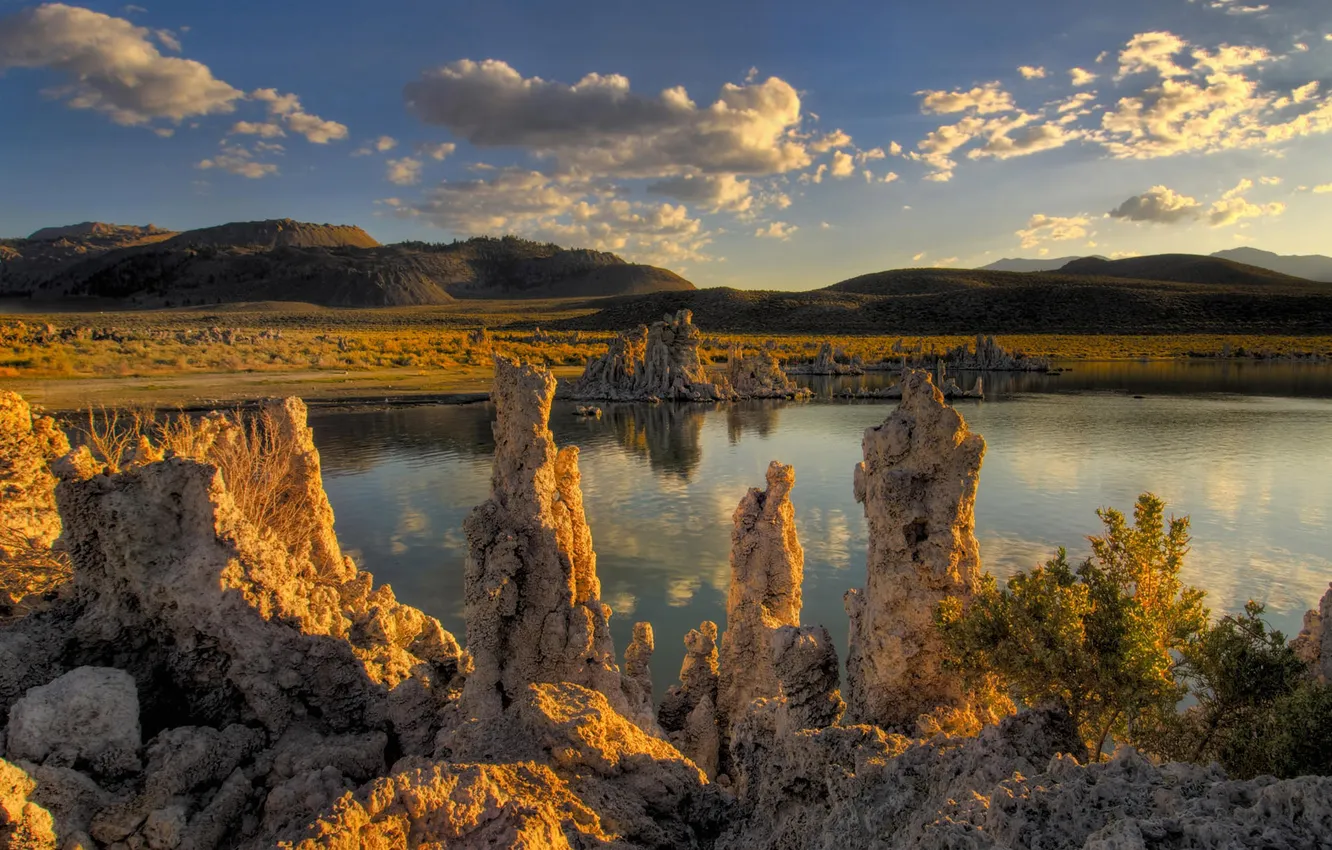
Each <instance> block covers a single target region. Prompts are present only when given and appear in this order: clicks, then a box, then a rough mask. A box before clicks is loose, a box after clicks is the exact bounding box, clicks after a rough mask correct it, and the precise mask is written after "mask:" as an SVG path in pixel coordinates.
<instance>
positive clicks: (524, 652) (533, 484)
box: [463, 358, 629, 717]
mask: <svg viewBox="0 0 1332 850" xmlns="http://www.w3.org/2000/svg"><path fill="white" fill-rule="evenodd" d="M554 395H555V378H554V377H553V376H552V375H551V374H550V372H548V371H545V370H542V369H537V368H534V367H530V366H522V365H519V364H518V363H516V362H514V361H510V360H506V359H504V358H496V360H495V383H494V388H493V390H492V392H491V399H492V401H493V402H494V404H495V410H496V421H495V425H494V433H495V459H494V466H493V471H492V474H491V495H490V498H489V499H488V500H487V501H486V502H484V503H483V504H481V505H479V506H478V507H477V508H476V509H475V510H473V511H472V513H471V514H470V515H469V516H468V518H467V520H466V521H465V523H464V524H463V528H464V530H465V531H466V534H467V541H468V545H469V547H470V548H469V552H468V557H467V563H466V567H465V577H464V603H465V614H464V616H465V617H466V621H467V645H468V650H469V651H470V652H471V654H472V656H473V658H474V659H475V670H474V672H473V673H472V674H471V675H470V676H469V677H468V679H467V684H466V687H465V689H464V692H463V698H464V708H465V710H466V712H467V714H469V715H470V716H473V717H486V716H489V717H496V716H499V715H500V714H501V713H502V712H503V711H504V709H505V708H507V707H508V705H509V704H510V703H512V702H513V701H514V700H515V699H517V698H518V696H519V695H520V694H522V693H525V692H526V689H527V686H528V685H530V684H532V683H534V682H572V683H574V684H579V685H582V686H584V687H587V688H591V689H592V690H595V691H598V692H600V693H601V694H603V695H604V696H605V697H606V698H607V699H608V700H610V702H611V705H612V706H614V707H615V708H616V710H617V711H620V712H622V713H628V711H629V703H628V700H627V698H626V696H625V693H624V688H623V684H622V682H621V675H620V671H619V668H618V666H617V665H616V658H615V648H614V646H613V644H612V642H611V637H610V625H609V619H610V608H609V607H608V606H606V605H605V604H603V603H602V601H601V584H600V582H599V581H598V580H597V573H596V553H595V552H593V551H592V535H591V532H590V531H589V530H588V527H587V519H586V517H585V516H584V513H583V499H582V492H581V490H580V488H579V481H580V476H579V472H578V449H576V448H572V447H570V448H565V449H562V450H558V451H557V449H556V447H555V440H554V438H553V437H552V436H551V433H550V429H549V428H548V427H547V424H548V422H549V419H550V405H551V401H552V399H553V398H554Z"/></svg>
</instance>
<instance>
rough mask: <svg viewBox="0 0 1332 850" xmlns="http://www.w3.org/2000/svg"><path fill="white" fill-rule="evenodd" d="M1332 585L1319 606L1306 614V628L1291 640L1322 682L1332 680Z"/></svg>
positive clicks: (1303, 659)
mask: <svg viewBox="0 0 1332 850" xmlns="http://www.w3.org/2000/svg"><path fill="white" fill-rule="evenodd" d="M1329 623H1332V586H1330V587H1329V588H1328V590H1327V593H1324V594H1323V598H1322V599H1321V600H1320V601H1319V604H1318V607H1317V608H1311V609H1309V610H1308V611H1307V612H1305V614H1304V628H1302V629H1301V630H1300V633H1299V634H1298V635H1296V637H1295V639H1294V640H1292V641H1291V642H1290V645H1291V647H1292V648H1293V649H1294V650H1295V653H1296V654H1297V655H1299V657H1300V659H1301V660H1302V661H1304V663H1305V664H1307V665H1309V672H1310V674H1311V675H1313V676H1314V677H1315V678H1316V679H1318V680H1319V681H1322V682H1332V628H1329V626H1328V624H1329Z"/></svg>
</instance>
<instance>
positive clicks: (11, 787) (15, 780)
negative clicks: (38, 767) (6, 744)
mask: <svg viewBox="0 0 1332 850" xmlns="http://www.w3.org/2000/svg"><path fill="white" fill-rule="evenodd" d="M36 787H37V783H35V782H33V780H32V777H30V776H28V774H27V773H25V772H24V771H23V769H22V768H20V767H18V766H17V765H14V764H10V763H9V762H7V761H5V760H4V759H0V847H5V848H10V849H11V850H56V847H57V846H58V845H57V844H56V833H55V821H54V819H53V818H52V817H51V813H50V812H48V811H47V810H46V809H44V808H42V807H41V806H39V805H38V804H37V803H35V802H33V801H32V800H31V799H30V796H31V794H32V793H33V791H34V790H35V789H36Z"/></svg>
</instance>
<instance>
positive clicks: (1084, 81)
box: [1068, 68, 1098, 88]
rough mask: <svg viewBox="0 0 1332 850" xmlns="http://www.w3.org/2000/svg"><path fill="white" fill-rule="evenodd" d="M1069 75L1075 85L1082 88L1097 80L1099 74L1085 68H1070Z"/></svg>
mask: <svg viewBox="0 0 1332 850" xmlns="http://www.w3.org/2000/svg"><path fill="white" fill-rule="evenodd" d="M1068 76H1069V77H1070V78H1071V79H1072V81H1073V85H1074V87H1076V88H1081V87H1082V86H1087V85H1091V84H1092V83H1094V82H1096V78H1097V76H1098V75H1097V74H1094V73H1092V72H1091V71H1088V70H1085V69H1083V68H1069V69H1068Z"/></svg>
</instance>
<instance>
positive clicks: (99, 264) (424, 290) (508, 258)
mask: <svg viewBox="0 0 1332 850" xmlns="http://www.w3.org/2000/svg"><path fill="white" fill-rule="evenodd" d="M693 288H694V285H693V284H692V283H690V282H689V281H687V280H685V279H684V278H682V277H680V276H679V275H677V274H676V273H674V272H671V271H668V270H666V269H660V268H656V267H655V266H646V265H638V264H634V263H628V262H625V261H624V260H623V259H621V258H620V257H618V256H616V255H615V254H610V253H605V252H601V251H590V250H583V249H565V248H561V247H559V246H557V245H551V244H543V243H538V242H530V241H527V240H525V239H518V238H516V237H511V236H506V237H503V238H500V239H493V238H488V237H479V238H476V239H468V240H466V241H461V242H456V241H455V242H453V243H449V244H433V243H425V242H404V243H400V244H396V245H381V244H380V243H379V242H377V241H375V239H374V238H373V237H371V236H370V234H368V233H366V232H365V231H364V230H362V229H361V228H359V227H353V226H349V225H332V224H309V223H305V222H299V221H293V220H291V219H277V220H271V221H255V222H235V223H230V224H223V225H219V226H217V227H208V228H203V229H200V230H190V231H185V232H181V233H175V232H172V231H169V230H162V229H160V228H157V227H154V226H153V225H147V226H145V227H139V226H135V225H118V224H104V223H101V222H84V223H82V224H76V225H70V226H68V227H49V228H43V229H42V230H38V231H37V232H36V233H33V234H32V235H31V236H29V237H28V238H26V239H6V240H0V295H10V296H14V295H26V296H29V297H31V298H33V299H36V300H53V301H63V300H68V299H70V298H86V297H94V298H111V299H122V300H126V301H128V302H129V303H130V304H132V305H136V306H146V307H154V306H190V305H204V304H218V303H229V302H238V301H303V302H309V303H312V304H322V305H327V306H411V305H423V304H443V303H448V302H450V301H452V300H454V299H457V298H497V299H509V298H560V297H593V296H607V295H635V294H643V293H649V292H660V291H670V290H688V289H693Z"/></svg>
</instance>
